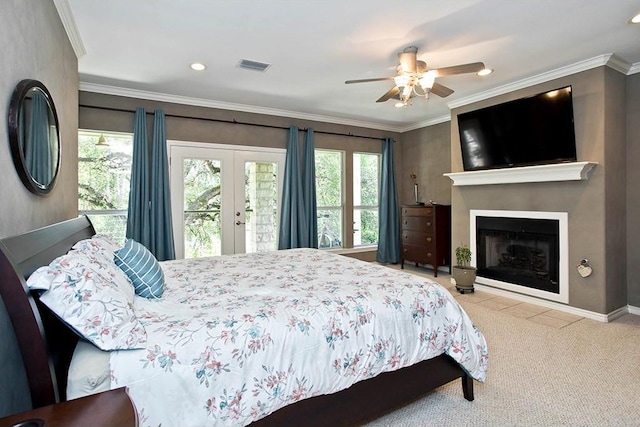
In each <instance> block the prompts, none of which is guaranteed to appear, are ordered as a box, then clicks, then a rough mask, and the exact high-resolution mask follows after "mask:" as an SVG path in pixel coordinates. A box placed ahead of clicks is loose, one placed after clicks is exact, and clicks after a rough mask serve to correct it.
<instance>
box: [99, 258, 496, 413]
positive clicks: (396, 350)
mask: <svg viewBox="0 0 640 427" xmlns="http://www.w3.org/2000/svg"><path fill="white" fill-rule="evenodd" d="M162 267H163V270H164V273H165V277H166V281H167V283H166V289H165V291H164V295H163V297H162V299H161V300H146V299H143V298H138V299H137V301H136V306H135V310H136V314H137V316H138V318H139V319H140V320H141V322H142V324H143V325H144V327H145V329H146V331H147V334H148V345H147V348H146V349H144V350H121V351H116V352H113V353H112V354H111V362H110V363H111V376H112V379H111V386H112V387H113V388H116V387H121V386H128V387H129V394H130V396H131V398H132V399H133V401H134V403H135V406H136V409H137V411H138V415H139V418H140V425H141V426H159V425H163V426H177V425H180V426H202V425H215V426H243V425H247V424H249V423H251V422H252V421H254V420H257V419H260V418H262V417H265V416H267V415H268V414H270V413H271V412H273V411H275V410H277V409H279V408H281V407H283V406H285V405H288V404H291V403H294V402H297V401H299V400H301V399H305V398H308V397H312V396H315V395H320V394H328V393H333V392H336V391H339V390H341V389H345V388H348V387H349V386H350V385H352V384H354V383H355V382H357V381H361V380H365V379H367V378H370V377H373V376H376V375H378V374H380V373H382V372H385V371H393V370H396V369H400V368H402V367H405V366H408V365H412V364H414V363H417V362H419V361H421V360H425V359H429V358H432V357H435V356H438V355H440V354H442V353H446V354H448V355H450V356H451V357H452V358H453V359H455V360H456V361H457V362H458V363H459V364H460V365H462V366H463V368H464V369H465V370H466V371H467V372H468V373H469V374H470V375H471V376H472V377H473V378H475V379H476V380H479V381H484V378H485V374H486V369H487V346H486V342H485V339H484V337H483V335H482V334H481V333H480V331H478V330H477V329H476V328H475V326H474V325H473V323H472V322H471V320H470V319H469V317H468V316H467V314H466V313H465V312H464V311H463V309H462V308H461V307H460V306H459V305H458V303H457V302H456V301H455V300H454V298H453V297H452V296H451V294H449V292H448V291H447V290H445V289H444V288H443V287H441V286H440V285H438V284H437V283H434V282H432V281H429V280H427V279H424V278H420V277H417V276H415V275H412V274H409V273H404V272H400V271H395V270H392V269H390V268H387V267H384V266H379V265H375V264H370V263H365V262H362V261H358V260H354V259H351V258H347V257H344V256H340V255H335V254H331V253H327V252H324V251H320V250H314V249H291V250H286V251H277V252H269V253H256V254H247V255H231V256H221V257H212V258H200V259H191V260H180V261H168V262H164V263H162Z"/></svg>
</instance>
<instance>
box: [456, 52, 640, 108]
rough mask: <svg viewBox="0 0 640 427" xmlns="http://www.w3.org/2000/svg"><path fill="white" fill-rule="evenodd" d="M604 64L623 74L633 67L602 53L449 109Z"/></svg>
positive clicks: (464, 99) (492, 91)
mask: <svg viewBox="0 0 640 427" xmlns="http://www.w3.org/2000/svg"><path fill="white" fill-rule="evenodd" d="M602 66H608V67H610V68H613V69H614V70H616V71H619V72H621V73H623V74H628V73H629V70H630V69H631V65H630V64H629V63H628V62H625V61H623V60H622V59H620V58H618V57H617V56H615V55H613V54H607V55H600V56H597V57H595V58H591V59H587V60H584V61H580V62H576V63H575V64H571V65H567V66H564V67H560V68H557V69H555V70H552V71H548V72H546V73H542V74H537V75H535V76H532V77H529V78H526V79H523V80H518V81H516V82H513V83H509V84H506V85H502V86H498V87H496V88H493V89H491V90H487V91H484V92H479V93H476V94H474V95H471V96H468V97H465V98H460V99H457V100H455V101H452V102H450V103H449V104H447V106H448V107H449V109H454V108H458V107H462V106H463V105H468V104H472V103H474V102H478V101H483V100H485V99H489V98H492V97H494V96H498V95H504V94H505V93H510V92H513V91H516V90H519V89H525V88H528V87H531V86H534V85H537V84H541V83H546V82H548V81H550V80H554V79H559V78H561V77H566V76H569V75H571V74H576V73H579V72H582V71H587V70H591V69H593V68H597V67H602Z"/></svg>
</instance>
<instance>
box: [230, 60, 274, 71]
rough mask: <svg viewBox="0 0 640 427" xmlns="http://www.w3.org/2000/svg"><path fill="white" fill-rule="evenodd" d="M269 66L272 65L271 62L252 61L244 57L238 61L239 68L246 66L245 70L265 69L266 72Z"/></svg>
mask: <svg viewBox="0 0 640 427" xmlns="http://www.w3.org/2000/svg"><path fill="white" fill-rule="evenodd" d="M269 67H271V64H267V63H266V62H258V61H252V60H250V59H242V60H241V61H240V62H239V63H238V68H244V69H245V70H253V71H263V72H264V71H266V70H267V68H269Z"/></svg>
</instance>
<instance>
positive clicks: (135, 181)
mask: <svg viewBox="0 0 640 427" xmlns="http://www.w3.org/2000/svg"><path fill="white" fill-rule="evenodd" d="M149 215H150V211H149V148H148V145H147V113H146V111H145V109H144V108H137V109H136V114H135V122H134V125H133V158H132V161H131V185H130V190H129V211H128V214H127V237H128V238H130V239H133V240H135V241H136V242H139V243H141V244H143V245H144V246H145V247H147V248H149V247H150V238H149V236H150V228H149V227H150V222H151V218H150V216H149Z"/></svg>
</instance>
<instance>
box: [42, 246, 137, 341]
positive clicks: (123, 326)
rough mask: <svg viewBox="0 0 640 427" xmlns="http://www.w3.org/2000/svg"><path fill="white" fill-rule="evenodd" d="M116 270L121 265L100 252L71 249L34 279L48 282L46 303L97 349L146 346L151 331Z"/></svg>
mask: <svg viewBox="0 0 640 427" xmlns="http://www.w3.org/2000/svg"><path fill="white" fill-rule="evenodd" d="M114 270H119V269H118V267H116V266H115V264H113V262H109V261H108V260H104V259H103V258H102V257H101V256H99V255H98V256H91V255H88V254H87V253H83V252H81V251H71V252H69V253H68V254H66V255H64V256H61V257H59V258H56V259H55V260H53V262H51V264H49V267H48V270H47V271H40V272H39V273H38V275H37V279H38V280H34V282H38V283H36V285H41V283H40V282H41V281H43V280H44V279H45V278H46V279H48V280H49V283H50V286H49V289H48V290H47V291H45V292H44V293H43V294H42V295H41V296H40V300H41V301H42V303H44V304H45V305H46V306H47V307H49V308H50V309H51V310H52V311H53V312H54V313H56V314H57V315H58V316H59V317H60V318H61V319H63V320H64V321H65V322H66V323H67V324H68V325H69V326H71V327H72V328H73V329H74V330H75V331H76V332H77V333H79V334H80V335H81V336H83V337H84V338H85V339H86V340H87V341H89V342H91V343H93V344H95V345H96V346H97V347H98V348H100V349H102V350H119V349H133V348H144V347H145V344H146V341H147V333H146V331H145V329H144V327H143V326H142V324H141V323H140V322H139V320H138V318H137V317H136V315H135V312H134V310H133V301H134V298H135V294H134V292H133V288H132V287H131V284H130V282H129V281H128V279H126V277H125V279H124V280H123V279H122V276H120V275H119V274H114ZM34 274H35V273H34ZM30 279H31V278H30Z"/></svg>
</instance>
